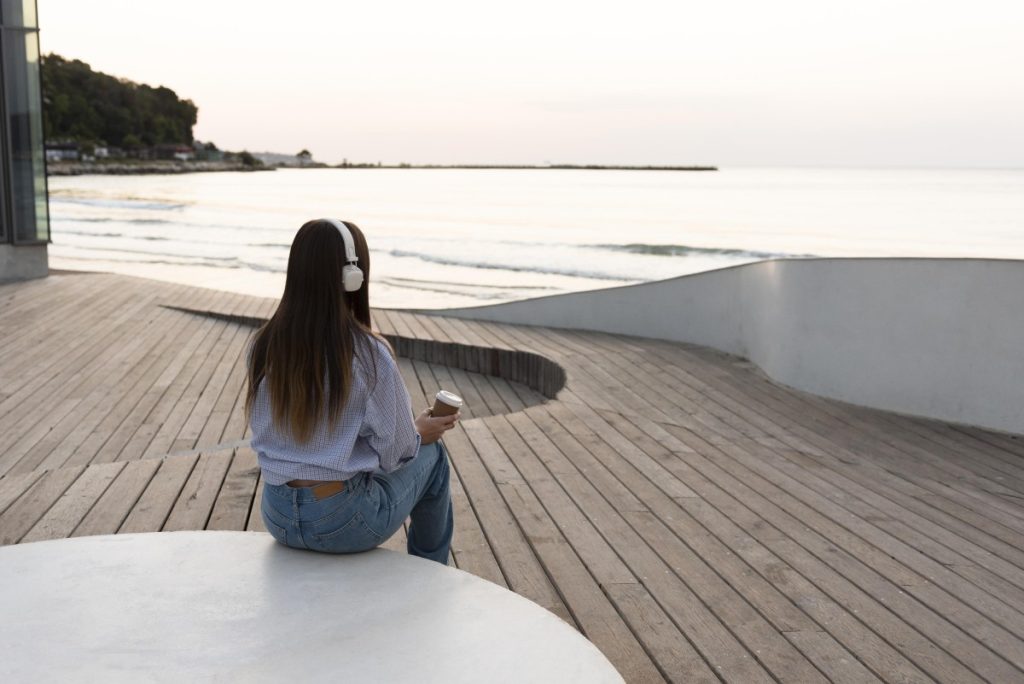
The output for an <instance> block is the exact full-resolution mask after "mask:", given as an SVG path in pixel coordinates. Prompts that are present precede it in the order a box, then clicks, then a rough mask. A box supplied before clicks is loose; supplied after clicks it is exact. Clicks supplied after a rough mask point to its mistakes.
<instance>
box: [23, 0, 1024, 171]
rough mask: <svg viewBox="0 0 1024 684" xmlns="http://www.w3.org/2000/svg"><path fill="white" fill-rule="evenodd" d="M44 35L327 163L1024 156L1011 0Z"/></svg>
mask: <svg viewBox="0 0 1024 684" xmlns="http://www.w3.org/2000/svg"><path fill="white" fill-rule="evenodd" d="M38 7H39V25H40V28H41V32H40V43H41V48H42V50H43V52H44V53H49V52H55V53H58V54H61V55H63V56H64V57H67V58H77V59H81V60H83V61H85V62H87V63H89V64H90V65H92V67H93V68H94V69H97V70H100V71H103V72H106V73H110V74H113V75H117V76H121V77H125V78H128V79H131V80H133V81H137V82H142V83H148V84H150V85H154V86H155V85H164V86H167V87H169V88H171V89H173V90H174V91H175V92H177V93H178V95H179V96H181V97H183V98H188V99H191V100H192V101H193V102H195V103H196V105H197V106H198V107H199V121H198V123H197V125H196V127H195V130H194V133H195V135H196V137H197V138H199V139H201V140H204V141H205V140H212V141H214V142H215V143H217V145H218V146H220V147H221V148H223V149H232V150H241V149H248V150H251V151H275V152H286V153H294V152H297V151H298V150H300V149H302V148H308V149H309V150H311V151H312V152H313V154H314V157H315V158H316V159H318V160H321V161H327V162H339V161H341V160H342V159H348V160H349V161H363V162H377V161H381V162H384V163H401V162H407V163H509V164H546V163H576V164H632V165H647V164H655V165H686V164H712V165H719V166H851V167H864V166H868V167H871V166H885V167H982V168H989V167H1012V168H1024V75H1022V74H1024V40H1022V39H1021V36H1024V2H1021V1H1020V0H970V1H958V2H951V1H947V0H929V1H924V0H922V1H916V0H913V1H912V0H885V1H879V0H856V1H855V0H842V1H837V0H813V1H806V0H774V1H773V2H764V0H714V1H713V2H708V1H707V0H702V1H701V2H694V1H692V0H674V1H668V2H653V1H650V0H631V1H630V2H614V3H612V2H604V1H603V0H585V1H577V0H564V1H563V0H545V1H536V0H517V2H515V3H510V2H502V3H498V2H480V1H479V0H474V1H463V0H433V1H432V2H423V1H422V0H419V1H417V2H398V1H388V0H380V1H378V2H339V1H338V0H290V2H283V1H280V0H279V1H278V2H267V1H265V0H244V1H242V0H175V1H174V2H155V1H153V0H144V1H143V0H89V2H83V0H38Z"/></svg>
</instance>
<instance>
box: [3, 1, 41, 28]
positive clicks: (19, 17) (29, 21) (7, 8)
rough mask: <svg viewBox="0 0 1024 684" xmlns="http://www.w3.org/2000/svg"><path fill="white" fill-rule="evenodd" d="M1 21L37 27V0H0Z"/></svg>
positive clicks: (6, 24)
mask: <svg viewBox="0 0 1024 684" xmlns="http://www.w3.org/2000/svg"><path fill="white" fill-rule="evenodd" d="M0 22H2V23H3V25H4V26H28V27H30V28H36V0H0Z"/></svg>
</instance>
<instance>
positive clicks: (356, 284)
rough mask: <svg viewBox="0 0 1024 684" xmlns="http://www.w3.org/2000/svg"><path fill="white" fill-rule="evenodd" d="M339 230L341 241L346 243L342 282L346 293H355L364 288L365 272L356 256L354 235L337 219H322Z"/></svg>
mask: <svg viewBox="0 0 1024 684" xmlns="http://www.w3.org/2000/svg"><path fill="white" fill-rule="evenodd" d="M320 220H321V221H326V222H327V223H330V224H331V225H332V226H334V227H335V228H337V229H338V232H339V233H341V239H342V240H343V241H344V242H345V262H346V263H345V265H344V266H343V267H342V269H341V282H342V285H343V286H344V287H345V292H355V291H356V290H358V289H359V288H361V287H362V286H363V270H362V269H361V268H359V266H358V264H359V257H357V256H356V244H355V240H353V239H352V233H351V232H350V231H349V229H348V226H346V225H345V224H344V223H342V222H341V221H338V220H336V219H331V218H328V219H320Z"/></svg>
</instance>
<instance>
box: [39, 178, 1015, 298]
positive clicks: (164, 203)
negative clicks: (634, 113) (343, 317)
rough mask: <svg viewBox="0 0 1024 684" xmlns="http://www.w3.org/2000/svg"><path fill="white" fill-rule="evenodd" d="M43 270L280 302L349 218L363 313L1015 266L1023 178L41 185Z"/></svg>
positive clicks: (58, 181) (101, 181)
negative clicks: (756, 277)
mask: <svg viewBox="0 0 1024 684" xmlns="http://www.w3.org/2000/svg"><path fill="white" fill-rule="evenodd" d="M49 192H50V215H51V236H52V245H51V246H50V252H49V254H50V266H51V268H53V269H67V270H79V271H82V270H87V271H107V272H114V273H123V274H128V275H135V276H142V277H146V278H155V279H158V280H165V281H171V282H182V283H188V284H192V285H196V286H200V287H208V288H215V289H219V290H226V291H232V292H241V293H245V294H253V295H258V296H263V297H274V298H276V297H279V296H280V295H281V292H282V291H283V288H284V279H285V272H286V269H287V263H288V251H289V246H290V244H291V241H292V238H293V236H294V234H295V232H296V230H298V228H299V226H301V225H302V224H303V223H304V222H305V221H307V220H309V219H312V218H320V217H327V216H329V217H335V218H340V219H344V220H347V221H351V222H354V223H356V224H357V225H358V226H359V227H360V228H361V229H362V230H363V231H364V233H365V234H366V236H367V241H368V243H369V245H370V250H371V255H370V261H371V286H370V297H371V305H373V306H376V307H384V308H448V307H459V306H476V305H483V304H493V303H499V302H505V301H512V300H519V299H526V298H531V297H539V296H545V295H551V294H558V293H563V292H577V291H581V290H593V289H598V288H607V287H615V286H619V285H628V284H633V283H641V282H646V281H651V280H659V279H664V278H673V277H676V276H681V275H686V274H692V273H698V272H702V271H708V270H712V269H718V268H725V267H729V266H734V265H737V264H743V263H749V262H753V261H758V260H761V259H771V258H779V257H792V258H806V257H814V256H818V257H982V258H999V259H1024V170H967V169H961V170H937V169H931V170H922V169H818V168H777V169H771V168H724V169H721V170H719V171H714V172H686V171H608V170H602V171H592V170H549V169H537V170H525V169H514V170H497V169H480V170H464V169H384V168H381V169H374V168H370V169H330V168H321V169H279V170H277V171H273V172H254V173H233V172H223V173H192V174H181V175H139V176H108V175H84V176H70V177H52V178H50V179H49Z"/></svg>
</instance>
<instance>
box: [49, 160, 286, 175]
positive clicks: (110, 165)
mask: <svg viewBox="0 0 1024 684" xmlns="http://www.w3.org/2000/svg"><path fill="white" fill-rule="evenodd" d="M276 170H277V168H276V167H273V166H246V165H245V164H243V163H242V162H216V161H170V160H153V161H123V162H122V161H118V162H59V161H57V162H55V161H51V162H47V164H46V175H47V176H89V175H96V176H135V175H138V176H143V175H156V174H179V173H216V172H222V171H246V172H249V171H276Z"/></svg>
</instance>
